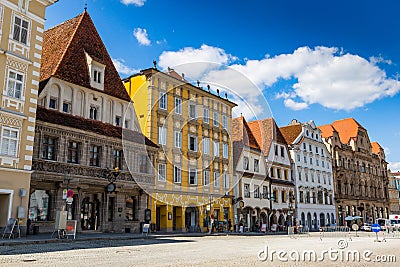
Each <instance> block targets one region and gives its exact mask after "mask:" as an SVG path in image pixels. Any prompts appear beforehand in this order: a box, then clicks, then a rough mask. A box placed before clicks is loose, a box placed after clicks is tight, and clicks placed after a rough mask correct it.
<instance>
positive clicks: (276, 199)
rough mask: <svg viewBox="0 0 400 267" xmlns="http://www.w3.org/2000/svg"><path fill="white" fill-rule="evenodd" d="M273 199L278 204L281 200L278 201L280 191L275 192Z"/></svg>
mask: <svg viewBox="0 0 400 267" xmlns="http://www.w3.org/2000/svg"><path fill="white" fill-rule="evenodd" d="M273 198H274V202H276V203H277V202H278V201H279V200H278V190H276V189H275V190H274V195H273Z"/></svg>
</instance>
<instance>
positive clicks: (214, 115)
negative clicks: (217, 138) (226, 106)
mask: <svg viewBox="0 0 400 267" xmlns="http://www.w3.org/2000/svg"><path fill="white" fill-rule="evenodd" d="M218 115H219V114H218V112H216V111H214V112H213V126H217V127H218V126H219V119H218Z"/></svg>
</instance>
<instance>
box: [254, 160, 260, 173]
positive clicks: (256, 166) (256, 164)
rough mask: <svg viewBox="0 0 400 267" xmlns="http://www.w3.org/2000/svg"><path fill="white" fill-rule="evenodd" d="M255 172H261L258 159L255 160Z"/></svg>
mask: <svg viewBox="0 0 400 267" xmlns="http://www.w3.org/2000/svg"><path fill="white" fill-rule="evenodd" d="M254 171H255V172H259V171H260V161H259V160H258V159H255V160H254Z"/></svg>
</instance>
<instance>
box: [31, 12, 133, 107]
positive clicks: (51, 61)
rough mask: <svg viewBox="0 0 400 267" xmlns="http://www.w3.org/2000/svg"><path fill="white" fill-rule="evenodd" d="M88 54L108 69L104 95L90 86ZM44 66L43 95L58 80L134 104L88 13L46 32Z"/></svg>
mask: <svg viewBox="0 0 400 267" xmlns="http://www.w3.org/2000/svg"><path fill="white" fill-rule="evenodd" d="M85 53H87V54H88V55H89V56H90V57H92V58H93V59H94V60H96V61H98V62H99V63H101V64H104V65H105V66H106V68H105V74H104V91H101V90H98V89H96V88H93V87H91V86H90V76H89V69H88V64H87V60H86V54H85ZM41 64H42V65H41V68H40V86H39V90H40V91H41V90H43V88H44V87H45V85H46V83H47V81H48V80H49V79H50V78H51V77H57V78H59V79H61V80H64V81H67V82H70V83H73V84H76V85H80V86H83V87H86V88H91V89H93V90H96V91H100V92H104V93H105V94H108V95H110V96H114V97H117V98H120V99H123V100H126V101H130V97H129V95H128V93H127V92H126V90H125V88H124V86H123V84H122V82H121V78H120V77H119V75H118V72H117V70H116V69H115V66H114V64H113V62H112V60H111V57H110V55H109V54H108V52H107V49H106V47H105V46H104V43H103V41H102V40H101V37H100V35H99V34H98V32H97V30H96V27H95V26H94V24H93V21H92V19H91V18H90V16H89V14H88V13H87V12H86V11H85V12H83V13H82V14H80V15H78V16H77V17H75V18H72V19H70V20H67V21H65V22H64V23H61V24H60V25H58V26H55V27H53V28H51V29H49V30H47V31H45V32H44V36H43V50H42V63H41Z"/></svg>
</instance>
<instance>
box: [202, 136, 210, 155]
mask: <svg viewBox="0 0 400 267" xmlns="http://www.w3.org/2000/svg"><path fill="white" fill-rule="evenodd" d="M203 153H204V154H205V155H210V138H204V139H203Z"/></svg>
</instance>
